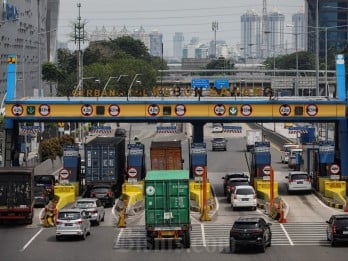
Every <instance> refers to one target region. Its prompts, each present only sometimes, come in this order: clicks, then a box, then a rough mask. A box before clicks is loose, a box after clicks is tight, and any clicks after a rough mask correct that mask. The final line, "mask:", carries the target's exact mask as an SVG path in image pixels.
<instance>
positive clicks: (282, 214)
mask: <svg viewBox="0 0 348 261" xmlns="http://www.w3.org/2000/svg"><path fill="white" fill-rule="evenodd" d="M278 222H279V223H286V218H285V216H284V208H282V209H281V210H280V218H279V220H278Z"/></svg>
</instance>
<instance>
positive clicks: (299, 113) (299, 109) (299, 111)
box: [295, 106, 303, 116]
mask: <svg viewBox="0 0 348 261" xmlns="http://www.w3.org/2000/svg"><path fill="white" fill-rule="evenodd" d="M302 115H303V107H302V106H295V116H302Z"/></svg>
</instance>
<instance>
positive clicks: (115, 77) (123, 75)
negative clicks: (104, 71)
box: [102, 74, 128, 93]
mask: <svg viewBox="0 0 348 261" xmlns="http://www.w3.org/2000/svg"><path fill="white" fill-rule="evenodd" d="M127 76H128V75H127V74H121V75H120V76H118V77H117V76H110V77H109V79H108V81H107V82H106V84H105V85H104V88H103V91H102V93H103V92H104V91H105V90H106V87H108V85H109V83H110V81H111V80H112V79H117V80H116V82H119V81H120V80H121V78H122V77H127Z"/></svg>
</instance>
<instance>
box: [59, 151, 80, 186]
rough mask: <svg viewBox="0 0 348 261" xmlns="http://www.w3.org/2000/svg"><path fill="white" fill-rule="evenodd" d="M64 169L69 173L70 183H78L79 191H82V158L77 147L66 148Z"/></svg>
mask: <svg viewBox="0 0 348 261" xmlns="http://www.w3.org/2000/svg"><path fill="white" fill-rule="evenodd" d="M63 168H64V169H67V170H68V171H69V182H78V184H79V191H82V186H83V179H82V175H81V156H80V154H79V147H78V146H77V145H67V146H64V148H63Z"/></svg>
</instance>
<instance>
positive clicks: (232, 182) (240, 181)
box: [226, 177, 250, 203]
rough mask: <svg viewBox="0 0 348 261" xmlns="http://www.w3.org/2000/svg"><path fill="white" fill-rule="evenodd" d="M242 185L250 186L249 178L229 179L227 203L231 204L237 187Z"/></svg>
mask: <svg viewBox="0 0 348 261" xmlns="http://www.w3.org/2000/svg"><path fill="white" fill-rule="evenodd" d="M241 185H250V184H249V178H247V177H242V178H229V179H228V181H227V183H226V199H227V203H230V202H231V195H232V194H233V193H234V190H235V188H236V187H237V186H241Z"/></svg>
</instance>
